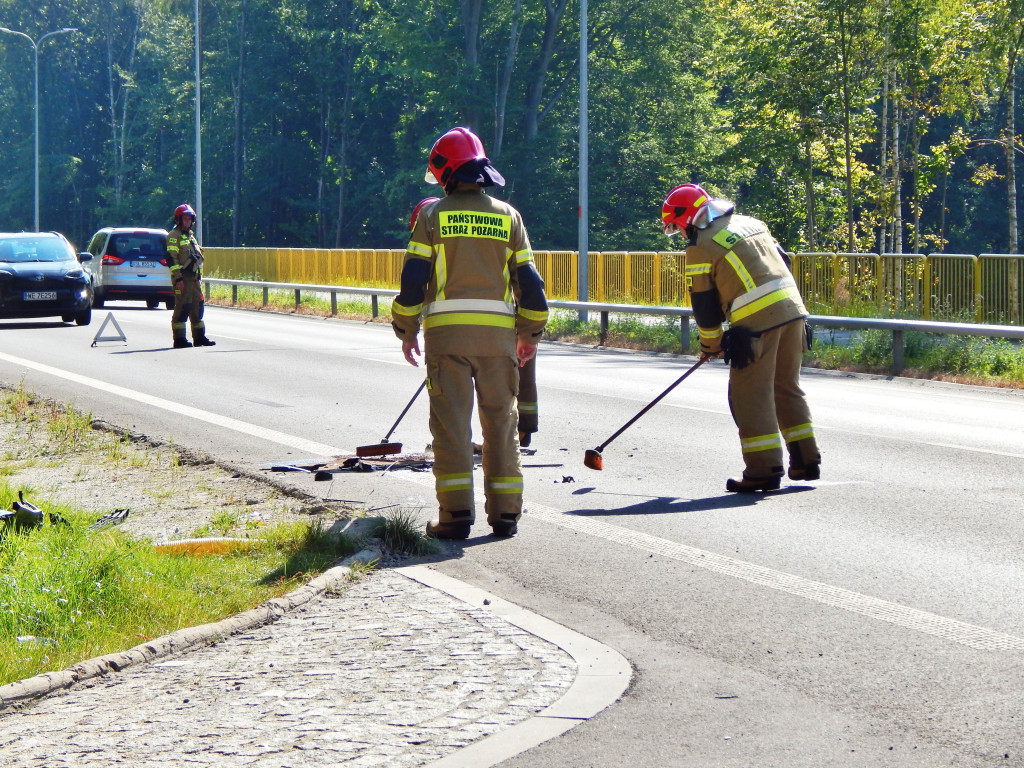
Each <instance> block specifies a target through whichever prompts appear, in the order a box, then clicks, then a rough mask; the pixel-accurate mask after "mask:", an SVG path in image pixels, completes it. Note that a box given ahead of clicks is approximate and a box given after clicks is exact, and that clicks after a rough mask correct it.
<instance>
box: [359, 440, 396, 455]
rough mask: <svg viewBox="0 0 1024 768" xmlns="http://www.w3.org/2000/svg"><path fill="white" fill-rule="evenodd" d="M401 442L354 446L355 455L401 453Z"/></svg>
mask: <svg viewBox="0 0 1024 768" xmlns="http://www.w3.org/2000/svg"><path fill="white" fill-rule="evenodd" d="M401 452H402V444H401V443H376V444H374V445H360V446H359V447H358V448H356V456H358V457H359V458H362V457H364V456H387V455H389V454H392V453H401Z"/></svg>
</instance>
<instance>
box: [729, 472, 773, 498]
mask: <svg viewBox="0 0 1024 768" xmlns="http://www.w3.org/2000/svg"><path fill="white" fill-rule="evenodd" d="M781 485H782V467H772V469H771V473H770V474H768V475H764V476H761V477H751V476H749V475H748V474H747V473H746V472H744V473H743V477H741V478H738V479H737V478H733V477H730V478H729V479H728V480H726V481H725V490H727V491H732V492H733V493H757V492H758V491H777V490H779V487H780V486H781Z"/></svg>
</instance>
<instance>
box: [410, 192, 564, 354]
mask: <svg viewBox="0 0 1024 768" xmlns="http://www.w3.org/2000/svg"><path fill="white" fill-rule="evenodd" d="M421 317H422V324H423V335H424V342H425V351H428V352H429V353H430V354H435V355H453V354H454V355H467V356H495V355H509V356H511V357H513V358H514V357H515V354H516V339H517V337H518V338H519V339H522V340H523V341H528V342H530V343H532V344H536V343H537V341H538V340H539V339H540V335H541V333H542V332H543V330H544V325H545V324H546V323H547V319H548V303H547V298H546V297H545V295H544V281H543V280H542V279H541V277H540V274H539V273H538V272H537V268H536V266H535V265H534V262H533V250H532V249H531V248H530V239H529V237H528V236H527V234H526V228H525V227H524V226H523V220H522V217H521V216H520V215H519V211H517V210H516V209H515V208H513V207H512V206H511V205H509V204H508V203H504V202H501V201H500V200H496V199H495V198H493V197H490V196H488V195H486V194H484V192H483V189H482V188H479V189H477V190H469V191H455V192H453V193H452V194H450V195H448V196H447V197H445V198H443V199H441V200H438V201H437V202H436V203H431V204H429V205H427V206H425V207H424V208H423V209H422V210H421V211H420V214H419V217H418V218H417V219H416V228H415V229H414V230H413V233H412V238H411V240H410V241H409V247H408V249H407V250H406V253H405V262H404V264H403V266H402V283H401V290H400V292H399V295H398V296H397V297H396V298H395V301H394V303H393V304H392V307H391V320H392V326H393V327H394V329H395V335H397V336H398V338H400V339H402V340H407V339H413V338H415V337H416V334H417V333H418V332H419V329H420V320H421Z"/></svg>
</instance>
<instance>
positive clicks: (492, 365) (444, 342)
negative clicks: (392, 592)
mask: <svg viewBox="0 0 1024 768" xmlns="http://www.w3.org/2000/svg"><path fill="white" fill-rule="evenodd" d="M427 168H428V170H427V174H426V180H427V181H428V182H431V183H434V184H440V185H441V186H442V188H443V189H444V193H445V197H444V198H443V199H440V200H438V201H437V202H434V203H427V204H425V205H423V206H422V207H421V208H420V210H419V212H418V216H417V218H416V222H415V227H414V229H413V233H412V238H411V239H410V241H409V247H408V249H407V250H406V254H405V263H404V264H403V266H402V277H401V290H400V291H399V295H398V296H397V297H396V298H395V301H394V303H393V304H392V309H391V317H392V325H393V326H394V329H395V335H396V336H398V338H399V339H401V341H402V354H403V355H404V356H405V359H406V360H408V361H409V363H411V364H412V365H419V362H418V361H417V359H416V357H417V356H418V355H419V354H420V347H419V341H418V338H417V337H418V334H419V330H420V318H421V316H422V325H423V335H424V350H423V352H424V357H425V360H426V365H427V391H428V393H429V396H430V433H431V436H432V438H433V447H434V481H435V490H436V494H437V502H438V507H439V510H438V516H437V519H436V520H431V521H430V522H429V523H427V533H429V534H432V535H434V536H437V537H438V538H446V539H465V538H467V537H468V536H469V533H470V528H471V526H472V524H473V522H474V521H475V519H476V511H475V504H474V494H473V444H472V435H471V430H472V408H473V399H474V392H475V395H476V401H477V410H478V414H479V418H480V426H481V428H482V430H483V459H482V462H483V474H484V497H485V499H486V503H485V507H486V513H487V522H488V523H489V524H490V526H491V529H492V531H493V533H494V534H495V535H496V536H513V535H515V533H516V532H517V529H518V522H519V518H520V516H521V515H522V508H523V471H522V465H521V464H520V460H519V447H518V445H517V423H518V419H517V416H516V393H517V391H518V387H519V366H520V365H521V364H522V363H524V362H526V361H527V360H529V359H530V358H532V357H533V356H534V354H535V353H536V350H537V342H538V340H539V339H540V335H541V333H542V332H543V330H544V325H545V324H546V323H547V318H548V305H547V298H546V297H545V295H544V282H543V281H542V280H541V277H540V275H539V274H538V273H537V269H536V267H535V266H534V263H533V251H532V250H531V248H530V239H529V237H528V235H527V233H526V227H525V226H524V225H523V220H522V217H521V216H520V214H519V212H518V211H517V210H516V209H515V208H513V207H512V206H511V205H509V204H508V203H504V202H501V201H499V200H497V199H495V198H493V197H490V196H489V195H487V194H485V192H484V188H485V187H489V186H494V185H498V186H504V184H505V179H504V178H503V177H502V176H501V174H500V173H498V171H497V170H496V169H495V168H494V166H493V165H491V163H490V160H488V158H487V156H486V153H485V151H484V147H483V144H482V143H481V142H480V139H479V138H477V136H476V135H475V134H474V133H473V132H472V131H470V130H469V129H467V128H453V129H452V130H450V131H448V132H447V133H445V134H444V135H443V136H441V138H439V139H438V140H437V141H436V142H435V143H434V145H433V147H432V148H431V150H430V154H429V159H428V166H427Z"/></svg>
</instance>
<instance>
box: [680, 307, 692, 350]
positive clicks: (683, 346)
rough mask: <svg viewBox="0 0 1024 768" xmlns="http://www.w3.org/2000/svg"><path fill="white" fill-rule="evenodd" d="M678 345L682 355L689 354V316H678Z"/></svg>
mask: <svg viewBox="0 0 1024 768" xmlns="http://www.w3.org/2000/svg"><path fill="white" fill-rule="evenodd" d="M679 347H680V350H681V351H682V353H683V354H684V355H688V354H690V318H688V317H687V316H686V315H680V317H679Z"/></svg>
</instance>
